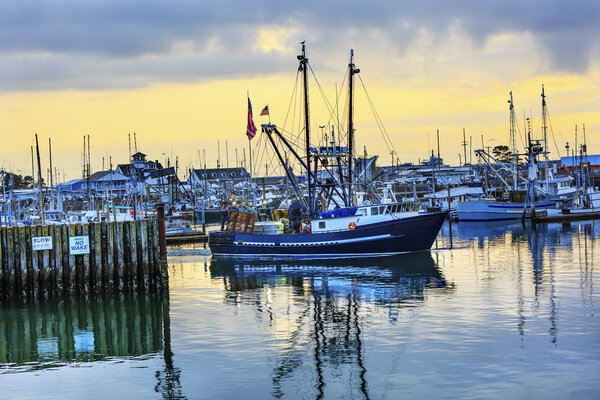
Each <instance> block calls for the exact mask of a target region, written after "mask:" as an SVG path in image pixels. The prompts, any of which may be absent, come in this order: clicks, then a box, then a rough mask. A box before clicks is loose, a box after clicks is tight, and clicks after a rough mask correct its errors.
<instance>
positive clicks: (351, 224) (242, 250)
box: [208, 43, 447, 258]
mask: <svg viewBox="0 0 600 400" xmlns="http://www.w3.org/2000/svg"><path fill="white" fill-rule="evenodd" d="M298 60H299V61H300V66H299V71H301V72H302V75H303V84H304V93H303V101H304V133H305V135H306V140H305V144H306V149H305V150H306V156H305V157H301V156H300V155H299V154H298V153H297V152H296V151H295V149H294V147H293V146H292V145H291V144H290V143H289V142H287V141H286V140H285V138H284V137H283V135H281V133H280V132H279V129H278V128H277V126H275V125H272V124H263V125H262V132H263V133H264V134H265V135H267V138H268V140H269V141H270V143H271V145H272V146H273V149H274V151H275V153H276V155H277V158H278V160H279V162H280V163H281V165H282V166H283V168H284V170H285V171H286V174H287V177H288V182H290V184H291V186H292V188H293V190H294V193H295V195H296V201H295V202H294V203H292V204H291V205H290V208H289V210H288V211H289V226H288V227H287V229H285V227H281V228H282V229H279V228H277V229H262V230H261V231H260V233H258V232H255V231H254V229H253V224H252V223H251V224H249V223H248V220H246V221H245V223H243V224H240V223H236V221H230V223H229V226H228V229H225V230H223V231H216V232H210V233H209V237H208V243H209V246H210V249H211V251H212V254H213V256H217V257H219V256H231V257H237V258H255V257H259V258H260V257H266V258H272V257H275V258H341V257H372V256H382V255H393V254H399V253H406V252H412V251H420V250H428V249H430V248H431V246H432V244H433V243H434V241H435V238H436V237H437V234H438V232H439V230H440V228H441V226H442V224H443V223H444V220H445V218H446V216H447V212H422V211H420V210H419V204H418V203H404V202H400V203H391V204H390V203H387V204H378V205H368V206H356V205H355V202H354V201H353V199H354V197H355V195H356V193H353V191H354V188H353V187H354V184H355V182H354V181H355V179H357V178H356V177H355V176H354V173H353V168H352V164H353V145H354V143H353V141H354V138H353V136H354V123H353V117H354V116H353V83H354V75H355V74H357V73H359V72H360V70H359V69H357V68H356V66H355V65H354V62H353V51H351V53H350V63H349V64H348V104H349V107H348V136H347V137H348V140H347V146H325V147H321V148H316V147H311V142H310V129H309V127H310V124H309V120H308V104H309V103H308V89H307V88H308V86H307V71H308V68H309V67H308V58H307V57H306V48H305V45H304V43H302V53H301V54H300V55H299V56H298ZM274 136H276V137H277V138H279V139H280V141H281V142H283V144H284V145H285V146H286V150H287V151H288V152H289V153H291V154H292V155H293V156H294V157H295V159H296V160H298V162H299V163H300V164H301V165H302V167H303V170H304V171H305V172H306V179H305V180H306V186H305V187H306V191H303V189H302V187H301V186H300V185H299V184H298V182H297V179H296V177H295V176H294V175H293V174H292V172H291V171H290V170H291V168H290V167H289V165H288V163H287V162H286V159H287V157H286V159H284V157H283V155H282V153H281V151H280V150H279V149H278V146H277V145H276V142H275V140H274ZM336 161H337V163H338V167H339V168H338V170H339V174H340V176H339V178H336V177H335V176H334V174H331V176H330V177H329V178H327V179H321V180H319V179H318V177H319V174H318V171H319V165H320V166H321V167H325V166H327V165H333V164H332V163H335V162H336ZM313 165H314V170H313V168H312V166H313ZM325 170H328V169H327V168H325ZM344 170H345V171H346V172H345V173H343V171H344ZM344 175H345V176H344ZM338 179H339V180H338ZM342 179H343V181H342ZM340 181H342V182H340ZM318 189H322V190H321V191H320V192H318ZM323 189H324V190H323ZM324 192H327V193H328V194H329V196H330V197H332V196H336V197H337V198H339V199H343V200H344V204H343V205H344V207H341V208H339V209H337V210H335V211H329V212H321V213H320V212H318V209H319V208H321V207H320V201H321V195H322V194H323V193H324ZM305 193H306V195H305ZM324 209H326V208H324ZM303 225H304V228H302V226H303ZM241 226H243V228H242V229H240V227H241ZM249 226H252V228H251V229H248V227H249Z"/></svg>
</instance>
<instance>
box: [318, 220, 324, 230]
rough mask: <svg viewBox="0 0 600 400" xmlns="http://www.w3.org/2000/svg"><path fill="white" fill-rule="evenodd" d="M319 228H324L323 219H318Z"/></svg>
mask: <svg viewBox="0 0 600 400" xmlns="http://www.w3.org/2000/svg"><path fill="white" fill-rule="evenodd" d="M319 229H325V221H319Z"/></svg>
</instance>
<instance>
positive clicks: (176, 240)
mask: <svg viewBox="0 0 600 400" xmlns="http://www.w3.org/2000/svg"><path fill="white" fill-rule="evenodd" d="M166 238H167V244H182V243H206V241H207V240H208V235H207V234H206V233H205V232H189V233H179V234H175V235H167V237H166Z"/></svg>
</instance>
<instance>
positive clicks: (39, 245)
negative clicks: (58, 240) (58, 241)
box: [31, 236, 52, 251]
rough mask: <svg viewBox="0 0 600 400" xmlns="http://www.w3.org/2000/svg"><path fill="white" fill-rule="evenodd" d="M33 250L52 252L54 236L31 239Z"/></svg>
mask: <svg viewBox="0 0 600 400" xmlns="http://www.w3.org/2000/svg"><path fill="white" fill-rule="evenodd" d="M31 249H32V250H34V251H35V250H52V236H35V237H32V238H31Z"/></svg>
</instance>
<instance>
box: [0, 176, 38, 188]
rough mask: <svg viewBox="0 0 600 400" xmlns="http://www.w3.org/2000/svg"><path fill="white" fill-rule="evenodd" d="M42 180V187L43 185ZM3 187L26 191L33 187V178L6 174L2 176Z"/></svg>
mask: <svg viewBox="0 0 600 400" xmlns="http://www.w3.org/2000/svg"><path fill="white" fill-rule="evenodd" d="M43 182H44V181H43V180H42V185H43ZM3 184H4V187H6V188H9V187H12V188H13V189H28V188H31V187H32V186H33V178H32V177H31V176H29V175H26V176H22V175H19V174H12V173H7V174H5V175H4V182H3Z"/></svg>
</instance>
